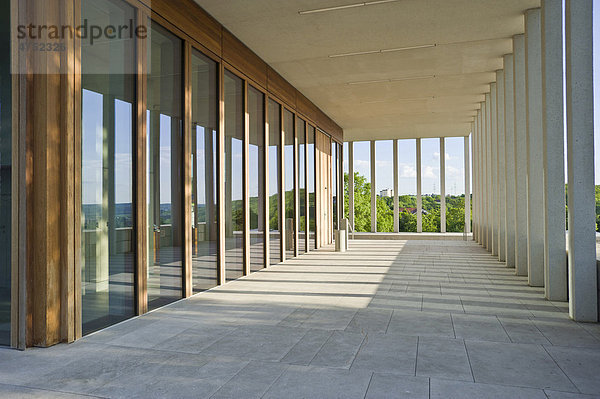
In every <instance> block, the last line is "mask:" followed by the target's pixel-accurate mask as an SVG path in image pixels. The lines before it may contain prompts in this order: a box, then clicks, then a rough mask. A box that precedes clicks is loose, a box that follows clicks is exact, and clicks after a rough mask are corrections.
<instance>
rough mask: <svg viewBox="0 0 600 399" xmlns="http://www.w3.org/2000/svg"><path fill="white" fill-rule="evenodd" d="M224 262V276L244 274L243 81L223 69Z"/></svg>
mask: <svg viewBox="0 0 600 399" xmlns="http://www.w3.org/2000/svg"><path fill="white" fill-rule="evenodd" d="M223 83H224V91H225V132H224V133H225V182H224V183H225V204H224V206H225V220H224V222H225V245H224V248H225V264H226V270H227V272H226V278H227V280H235V279H236V278H238V277H241V276H242V275H243V274H244V195H243V192H244V186H243V181H244V179H243V172H244V169H243V164H244V159H243V152H244V82H243V81H242V79H240V78H238V77H237V76H235V75H234V74H233V73H231V72H229V71H225V78H224V82H223Z"/></svg>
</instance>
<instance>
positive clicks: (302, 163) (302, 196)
mask: <svg viewBox="0 0 600 399" xmlns="http://www.w3.org/2000/svg"><path fill="white" fill-rule="evenodd" d="M297 129H298V130H297V132H296V133H297V136H298V204H299V207H300V209H298V218H299V219H298V221H299V226H298V251H299V253H304V252H306V237H307V235H306V122H305V121H303V120H302V119H300V118H298V119H297Z"/></svg>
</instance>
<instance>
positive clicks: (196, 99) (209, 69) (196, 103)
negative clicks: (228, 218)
mask: <svg viewBox="0 0 600 399" xmlns="http://www.w3.org/2000/svg"><path fill="white" fill-rule="evenodd" d="M217 73H218V64H217V63H216V62H214V61H213V60H211V59H210V58H208V57H205V56H204V55H203V54H201V53H200V52H198V51H194V52H193V53H192V76H191V78H192V169H191V172H192V173H191V179H192V198H191V200H192V207H191V209H192V286H193V290H194V292H199V291H203V290H207V289H209V288H211V287H214V286H215V285H217V253H218V252H217V251H218V242H219V240H218V237H219V230H218V228H217V192H218V191H217V175H216V172H217V151H216V148H217V130H218V129H217V123H218V122H217V121H218V119H217V115H218V111H217V106H218V86H217Z"/></svg>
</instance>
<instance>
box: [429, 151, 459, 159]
mask: <svg viewBox="0 0 600 399" xmlns="http://www.w3.org/2000/svg"><path fill="white" fill-rule="evenodd" d="M433 159H435V160H438V161H439V159H440V153H439V151H437V152H434V153H433ZM451 159H454V157H451V156H450V154H448V153H446V161H449V160H451Z"/></svg>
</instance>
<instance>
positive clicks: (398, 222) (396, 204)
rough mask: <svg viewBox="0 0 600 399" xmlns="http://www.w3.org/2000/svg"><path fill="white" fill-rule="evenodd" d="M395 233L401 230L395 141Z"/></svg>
mask: <svg viewBox="0 0 600 399" xmlns="http://www.w3.org/2000/svg"><path fill="white" fill-rule="evenodd" d="M393 168H394V233H397V232H398V230H399V229H400V226H399V225H400V221H399V217H400V209H399V208H398V206H399V203H398V140H394V166H393Z"/></svg>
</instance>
